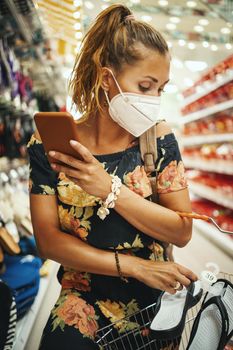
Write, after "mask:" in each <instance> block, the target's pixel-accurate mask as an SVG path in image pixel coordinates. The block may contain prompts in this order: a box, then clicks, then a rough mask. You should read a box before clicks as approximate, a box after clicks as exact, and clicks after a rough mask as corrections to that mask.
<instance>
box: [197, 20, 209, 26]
mask: <svg viewBox="0 0 233 350" xmlns="http://www.w3.org/2000/svg"><path fill="white" fill-rule="evenodd" d="M198 23H199V24H200V25H201V26H208V24H209V23H210V22H209V21H208V19H205V18H202V19H199V21H198Z"/></svg>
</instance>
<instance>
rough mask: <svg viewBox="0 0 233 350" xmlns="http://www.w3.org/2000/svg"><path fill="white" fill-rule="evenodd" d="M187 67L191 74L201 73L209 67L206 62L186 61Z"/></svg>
mask: <svg viewBox="0 0 233 350" xmlns="http://www.w3.org/2000/svg"><path fill="white" fill-rule="evenodd" d="M185 66H186V67H187V68H188V69H189V70H190V71H191V72H200V71H202V70H204V69H206V68H207V67H208V65H207V63H206V62H204V61H185Z"/></svg>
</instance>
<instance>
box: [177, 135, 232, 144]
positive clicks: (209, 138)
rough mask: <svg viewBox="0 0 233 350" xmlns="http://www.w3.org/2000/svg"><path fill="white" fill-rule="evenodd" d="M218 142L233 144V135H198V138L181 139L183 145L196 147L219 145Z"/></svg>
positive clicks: (187, 137)
mask: <svg viewBox="0 0 233 350" xmlns="http://www.w3.org/2000/svg"><path fill="white" fill-rule="evenodd" d="M218 142H233V134H232V133H226V134H214V135H200V136H199V135H198V136H184V137H182V139H181V145H182V146H183V147H185V146H195V145H202V144H205V143H218Z"/></svg>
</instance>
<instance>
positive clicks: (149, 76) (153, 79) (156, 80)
mask: <svg viewBox="0 0 233 350" xmlns="http://www.w3.org/2000/svg"><path fill="white" fill-rule="evenodd" d="M143 78H149V79H151V80H152V81H153V82H155V83H158V79H156V78H154V77H152V76H151V75H146V76H144V77H143ZM169 80H170V79H168V80H167V81H165V82H164V83H163V84H162V85H165V84H167V83H168V82H169Z"/></svg>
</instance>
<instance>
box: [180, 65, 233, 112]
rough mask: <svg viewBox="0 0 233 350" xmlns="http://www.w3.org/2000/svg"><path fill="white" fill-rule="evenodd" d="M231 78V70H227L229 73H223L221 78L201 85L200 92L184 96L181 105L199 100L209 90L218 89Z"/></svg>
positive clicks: (232, 71)
mask: <svg viewBox="0 0 233 350" xmlns="http://www.w3.org/2000/svg"><path fill="white" fill-rule="evenodd" d="M231 80H233V70H231V71H230V72H229V74H227V75H225V76H223V77H222V79H221V80H219V81H216V82H214V83H212V84H211V83H209V84H208V85H206V86H205V85H204V84H203V85H202V86H201V88H202V91H200V92H197V93H195V94H193V95H191V96H189V97H186V98H185V99H184V100H183V103H182V107H185V106H187V105H189V104H190V103H192V102H194V101H196V100H199V98H202V97H204V96H206V95H208V94H209V93H210V92H212V91H214V90H216V89H218V88H219V87H221V86H223V85H225V84H227V83H229V82H230V81H231Z"/></svg>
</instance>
